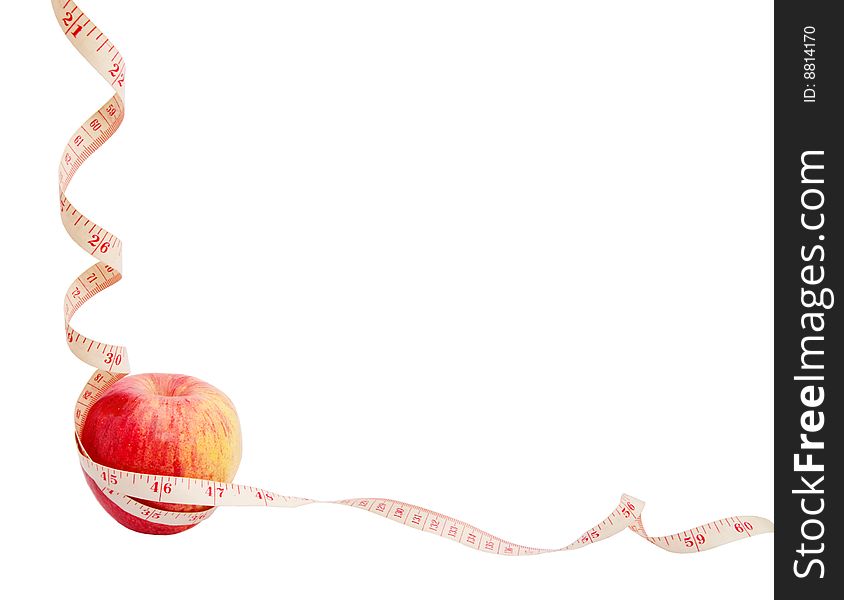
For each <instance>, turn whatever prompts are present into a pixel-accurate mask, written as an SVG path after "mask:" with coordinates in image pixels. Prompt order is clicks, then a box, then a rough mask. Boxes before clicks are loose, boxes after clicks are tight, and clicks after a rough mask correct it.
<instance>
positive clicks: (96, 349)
mask: <svg viewBox="0 0 844 600" xmlns="http://www.w3.org/2000/svg"><path fill="white" fill-rule="evenodd" d="M52 2H53V9H54V11H55V14H56V18H57V19H58V22H59V25H60V26H61V28H62V31H63V32H64V33H65V35H66V37H67V39H68V40H70V42H71V43H72V44H73V45H74V47H75V48H76V49H77V50H78V51H79V52H80V53H81V54H82V56H84V57H85V59H86V60H87V61H88V62H89V63H91V65H92V66H93V67H94V68H95V69H96V70H97V72H98V73H99V74H100V75H102V77H103V78H104V79H105V80H106V81H107V82H108V83H109V84H110V85H111V87H112V88H113V89H114V92H115V94H114V96H112V97H111V98H110V99H109V100H108V101H107V102H106V103H105V104H103V105H102V106H101V107H100V108H99V109H98V110H97V111H96V112H95V113H94V114H92V115H91V116H90V117H89V118H88V119H87V120H86V121H85V123H84V124H82V126H81V127H79V129H77V130H76V132H75V133H74V134H73V135H72V136H71V138H70V141H69V142H68V143H67V147H66V148H65V151H64V153H63V155H62V158H61V161H60V165H59V198H60V208H61V217H62V221H63V223H64V226H65V228H66V229H67V232H68V234H70V237H71V238H73V241H75V242H76V244H77V245H78V246H79V247H80V248H82V249H83V250H85V251H86V252H87V253H88V254H90V255H91V256H93V257H95V258H96V259H97V262H96V264H94V265H93V266H92V267H90V268H89V269H86V270H85V271H83V272H82V273H81V274H80V275H79V277H77V278H76V279H75V280H74V281H73V282H72V283H71V284H70V288H69V289H68V290H67V294H66V296H65V302H64V315H65V331H66V335H67V343H68V346H69V347H70V349H71V351H72V352H73V353H74V354H75V355H76V356H77V357H78V358H79V359H81V360H83V361H84V362H86V363H87V364H89V365H91V366H92V367H94V368H95V369H96V371H95V372H94V374H93V375H92V376H91V378H90V379H89V380H88V382H87V384H86V385H85V387H84V389H83V390H82V393H81V394H80V395H79V399H78V400H77V402H76V412H75V424H76V435H77V442H79V440H80V439H81V433H82V426H83V424H84V422H85V416H86V415H87V413H88V411H89V410H90V408H91V406H93V405H94V404H95V403H96V402H97V400H98V399H99V398H100V397H101V396H102V394H103V393H104V392H105V390H106V389H108V388H109V386H111V385H112V384H114V383H115V382H117V381H118V380H120V379H121V378H123V377H124V376H126V375H127V374H128V373H129V359H128V357H127V354H126V348H124V347H123V346H115V345H112V344H105V343H103V342H98V341H96V340H93V339H90V338H87V337H85V336H84V335H82V334H80V333H79V332H77V331H76V330H75V329H74V328H73V327H72V326H71V325H70V321H71V318H72V317H73V315H74V313H75V312H76V311H77V310H78V309H79V307H80V306H82V305H83V304H84V303H85V302H87V301H88V300H89V299H91V298H92V297H93V296H94V295H96V294H98V293H99V292H101V291H103V290H104V289H106V288H108V287H109V286H111V285H113V284H115V283H117V282H118V281H119V280H120V278H121V255H122V249H123V248H122V244H121V242H120V239H118V238H117V237H116V236H115V235H114V234H112V233H111V232H109V231H107V230H106V229H104V228H103V227H100V226H99V225H97V224H96V223H94V222H93V221H91V220H90V219H89V218H87V217H86V216H84V215H83V214H82V213H81V212H79V211H78V210H77V209H76V208H75V207H74V206H73V205H72V204H71V203H70V201H69V200H68V198H67V196H66V195H65V191H66V190H67V187H68V185H69V184H70V181H71V180H72V179H73V176H74V174H75V173H76V171H77V169H79V167H80V165H82V163H84V162H85V160H87V158H88V157H89V156H91V154H92V153H93V152H94V151H95V150H97V148H99V147H100V146H101V145H102V144H103V143H104V142H105V141H106V140H108V139H109V138H110V137H111V136H112V134H113V133H114V132H115V131H116V130H117V128H118V127H119V126H120V124H121V122H122V121H123V117H124V114H125V105H124V99H123V97H124V90H125V82H126V63H125V61H124V59H123V56H121V54H120V52H119V51H118V50H117V47H116V46H115V45H114V44H113V43H112V42H111V41H110V40H109V38H108V37H107V36H106V35H105V34H104V33H103V32H102V31H100V30H99V29H98V28H97V27H96V26H95V25H94V23H93V22H92V21H91V20H90V19H89V18H88V17H87V16H85V14H84V13H83V12H82V11H81V10H80V9H79V7H78V6H76V4H75V3H74V2H73V1H72V0H52ZM77 445H78V450H79V460H80V462H81V464H82V468H83V469H84V471H85V472H86V473H87V474H88V475H89V476H90V477H91V478H92V479H93V480H94V481H95V482H97V483H98V484H99V486H100V488H101V489H102V491H103V492H104V493H105V494H106V495H107V496H108V497H109V498H110V499H111V500H112V501H113V502H114V503H115V504H116V505H117V506H118V507H120V508H121V509H122V510H124V511H126V512H128V513H130V514H132V515H135V516H137V517H139V518H141V519H146V520H150V521H153V522H155V523H158V524H162V525H187V524H191V523H195V522H198V521H201V520H203V519H205V518H206V517H208V515H210V514H211V513H212V512H213V511H214V509H215V508H216V507H218V506H279V507H285V508H293V507H298V506H303V505H306V504H314V503H321V502H326V501H320V500H310V499H307V498H297V497H293V496H284V495H282V494H278V493H275V492H272V491H269V490H265V489H263V488H257V487H251V486H246V485H238V484H232V483H222V482H218V481H205V480H201V479H189V478H183V477H167V476H162V475H147V474H143V473H131V472H128V471H121V470H117V469H112V468H109V467H107V466H104V465H101V464H97V463H96V462H94V461H93V460H91V459H90V458H89V457H88V456H87V454H86V452H85V449H84V448H83V447H82V445H81V443H78V444H77ZM142 500H151V501H155V502H161V501H166V502H168V503H179V504H194V505H198V506H207V507H208V509H207V510H205V511H202V512H192V513H184V512H170V511H166V510H158V509H154V508H152V507H149V506H146V505H144V504H143V503H142V502H141V501H142ZM331 503H334V504H345V505H346V506H352V507H355V508H359V509H362V510H366V511H368V512H370V513H373V514H376V515H380V516H382V517H384V518H386V519H388V520H390V521H395V522H397V523H401V524H403V525H406V526H408V527H412V528H414V529H418V530H420V531H425V532H428V533H433V534H435V535H438V536H440V537H443V538H446V539H450V540H454V541H456V542H459V543H461V544H463V545H465V546H468V547H470V548H474V549H476V550H481V551H485V552H491V553H493V554H502V555H512V556H521V555H525V554H542V553H545V552H559V551H562V550H576V549H578V548H584V547H586V546H589V545H591V544H594V543H597V542H601V541H603V540H606V539H607V538H610V537H612V536H614V535H615V534H617V533H619V532H621V531H623V530H625V529H630V530H631V531H633V532H634V533H635V534H636V535H638V536H640V537H641V538H643V539H644V540H647V541H648V542H650V543H651V544H654V545H655V546H657V547H659V548H662V549H664V550H667V551H669V552H677V553H693V552H701V551H703V550H708V549H710V548H714V547H716V546H720V545H722V544H726V543H729V542H733V541H736V540H740V539H743V538H747V537H751V536H754V535H759V534H762V533H769V532H773V530H774V526H773V523H771V522H770V521H769V520H767V519H764V518H761V517H750V516H732V517H726V518H724V519H719V520H717V521H712V522H711V523H706V524H705V525H700V526H698V527H693V528H692V529H688V530H686V531H682V532H680V533H675V534H673V535H664V536H650V535H648V533H647V532H646V531H645V527H644V525H643V524H642V509H643V507H644V505H645V503H644V502H642V501H641V500H637V499H636V498H634V497H632V496H628V495H626V494H625V495H622V497H621V500H620V502H619V503H618V505H617V506H616V507H615V508H614V509H613V511H612V512H611V513H610V514H609V515H608V516H607V518H606V519H604V520H603V521H601V522H600V523H598V524H597V525H595V526H594V527H590V528H589V529H587V530H586V531H585V532H584V533H583V535H580V536H578V538H577V539H576V540H574V541H573V542H572V543H571V544H569V545H568V546H564V547H562V548H556V549H542V548H533V547H530V546H523V545H521V544H514V543H511V542H508V541H506V540H503V539H501V538H499V537H497V536H495V535H492V534H490V533H487V532H486V531H483V530H481V529H478V528H477V527H473V526H472V525H470V524H469V523H466V522H464V521H459V520H457V519H453V518H451V517H449V516H447V515H444V514H441V513H438V512H435V511H432V510H428V509H425V508H422V507H419V506H415V505H413V504H408V503H406V502H399V501H397V500H390V499H387V498H352V499H347V500H336V501H331Z"/></svg>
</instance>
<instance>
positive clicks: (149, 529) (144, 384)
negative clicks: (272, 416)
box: [81, 373, 241, 534]
mask: <svg viewBox="0 0 844 600" xmlns="http://www.w3.org/2000/svg"><path fill="white" fill-rule="evenodd" d="M81 441H82V446H83V447H84V448H85V450H86V451H87V452H88V455H89V456H90V457H91V459H92V460H94V461H96V462H98V463H100V464H101V465H105V466H107V467H112V468H115V469H122V470H124V471H134V472H136V473H147V474H150V475H169V476H175V477H194V478H198V479H211V480H214V481H224V482H227V483H229V482H231V481H232V480H233V479H234V474H235V472H236V471H237V467H238V465H239V464H240V452H241V436H240V422H239V421H238V418H237V412H235V409H234V405H233V404H232V403H231V400H229V399H228V397H227V396H226V395H225V394H224V393H223V392H221V391H220V390H218V389H217V388H215V387H214V386H212V385H209V384H207V383H205V382H204V381H201V380H199V379H196V378H195V377H190V376H188V375H170V374H164V373H144V374H141V375H131V376H128V377H124V378H123V379H121V380H120V381H118V382H117V383H115V384H114V385H112V386H111V387H110V388H108V389H107V390H106V392H105V393H104V394H103V396H102V398H100V400H99V401H98V402H97V403H96V404H94V406H93V407H92V408H91V410H90V412H89V413H88V416H87V418H86V419H85V424H84V426H83V429H82V435H81ZM85 478H86V479H87V481H88V486H89V487H90V488H91V490H92V491H93V492H94V495H95V496H96V497H97V500H98V501H99V503H100V504H101V505H102V507H103V508H104V509H105V510H106V512H108V514H110V515H111V516H112V517H113V518H114V519H115V520H116V521H117V522H118V523H120V524H121V525H123V526H125V527H128V528H129V529H133V530H135V531H139V532H141V533H152V534H170V533H179V532H180V531H184V530H186V529H190V528H191V527H193V526H194V525H195V524H192V525H179V526H170V525H162V524H158V523H152V522H149V521H145V520H143V519H141V518H139V517H136V516H134V515H131V514H129V513H127V512H126V511H124V510H122V509H121V508H120V507H119V506H117V505H115V503H114V502H112V501H111V500H110V499H109V498H108V497H107V496H106V495H105V494H104V493H103V492H102V491H101V490H100V488H99V486H98V485H97V483H96V482H95V481H94V480H93V479H91V478H90V477H89V476H88V475H87V474H86V475H85ZM138 501H139V502H141V503H142V504H145V505H147V506H150V507H152V508H157V509H163V510H170V511H180V512H198V511H201V510H206V509H207V508H208V507H206V506H196V505H192V504H170V503H166V502H153V501H150V500H143V501H141V500H138Z"/></svg>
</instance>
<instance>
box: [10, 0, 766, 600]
mask: <svg viewBox="0 0 844 600" xmlns="http://www.w3.org/2000/svg"><path fill="white" fill-rule="evenodd" d="M9 4H10V6H9V7H8V8H7V10H8V9H9V8H10V9H11V16H10V15H9V13H7V15H6V17H5V21H6V24H7V25H10V24H11V26H8V27H5V28H4V35H3V37H2V38H0V44H2V65H3V67H2V68H3V94H2V97H0V103H2V109H3V111H2V113H3V116H4V122H5V124H4V127H3V142H2V143H3V146H2V150H0V151H2V153H3V155H2V159H3V162H2V165H3V166H2V182H0V194H2V199H3V205H2V208H3V211H4V219H3V221H4V226H3V231H4V236H3V240H4V248H3V259H2V260H3V271H4V283H3V293H2V302H3V304H4V310H5V313H4V319H3V321H4V325H3V329H2V331H3V344H2V353H3V359H4V360H3V365H4V372H5V377H4V380H5V382H6V383H7V385H10V386H11V388H10V389H8V388H7V390H6V392H5V398H4V400H3V404H4V410H5V415H4V420H5V427H4V435H3V441H2V443H3V455H4V457H5V461H4V463H5V467H4V470H3V478H4V483H3V486H4V488H7V489H6V490H5V498H4V500H3V503H4V509H3V511H4V516H5V518H4V526H3V536H2V537H3V539H4V546H5V547H6V548H7V549H9V548H12V549H14V554H15V556H14V558H13V559H12V563H11V564H10V563H8V562H7V563H6V567H8V569H6V568H4V571H6V572H7V575H6V577H7V580H6V582H5V583H4V585H5V586H7V589H11V588H9V587H8V586H11V585H13V584H14V583H24V582H25V583H26V584H27V585H28V586H30V589H32V588H35V591H36V592H37V594H35V595H46V594H47V593H48V592H60V591H66V590H68V589H69V588H73V589H79V590H88V592H86V594H90V593H92V592H93V593H94V594H95V596H96V597H104V596H106V595H107V594H111V593H116V594H118V595H119V596H121V597H125V598H150V597H175V596H177V595H179V596H180V597H193V596H197V597H202V598H216V597H222V596H223V595H224V594H228V597H233V595H235V594H242V595H243V596H244V597H256V595H258V594H260V597H267V596H268V595H270V596H271V595H275V596H281V595H286V596H293V597H329V596H331V597H337V596H339V595H343V596H346V597H347V596H358V595H360V596H363V595H364V594H365V595H366V597H368V598H387V597H390V598H395V597H412V598H417V597H418V598H428V597H446V598H451V597H459V596H463V597H465V596H468V595H471V597H477V598H514V597H530V598H559V597H561V596H563V595H567V596H574V595H577V594H579V593H587V594H590V595H591V596H597V597H602V598H604V597H613V596H616V595H617V594H619V593H629V594H631V595H633V596H635V597H645V596H647V597H654V598H668V597H672V598H673V597H683V598H686V599H693V598H707V597H710V596H711V595H713V594H717V595H718V596H720V597H724V598H760V597H768V596H770V595H771V594H772V585H773V582H772V559H773V542H774V540H773V536H762V537H759V538H754V539H751V540H747V541H743V542H741V543H736V544H731V545H729V546H726V547H723V548H719V549H717V550H715V551H712V552H707V553H703V554H700V555H694V556H676V555H671V554H668V553H665V552H661V551H659V550H657V549H656V548H654V547H652V546H650V545H649V544H647V543H645V542H644V541H642V540H641V539H639V538H638V537H637V536H635V535H633V534H632V533H629V532H625V533H622V534H621V535H619V536H617V537H616V538H613V539H612V540H611V541H608V542H606V543H604V544H601V545H599V546H595V547H590V548H588V549H585V550H582V551H579V552H572V553H565V554H550V555H544V556H539V557H528V558H520V559H507V558H499V557H495V556H490V555H487V554H483V553H477V552H472V551H470V550H468V549H466V548H465V547H461V546H459V545H457V544H450V543H447V542H445V541H443V540H439V539H437V538H435V537H434V536H429V535H422V534H420V533H418V532H415V531H412V530H409V529H403V528H401V527H399V526H397V525H394V524H391V523H388V522H386V521H383V520H381V519H377V518H375V517H373V516H371V515H367V514H365V513H363V512H361V511H356V510H350V509H348V508H345V507H340V506H311V507H306V508H302V509H298V510H295V511H285V510H274V511H269V510H258V509H228V510H225V509H223V510H219V511H217V513H216V514H215V515H214V517H213V518H212V519H211V520H210V521H209V522H208V523H204V524H202V525H200V526H199V527H197V528H195V529H193V530H191V531H189V532H187V533H183V534H180V535H177V536H172V537H150V536H142V535H139V534H136V533H133V532H131V531H129V530H126V529H123V528H121V527H120V526H118V525H117V524H115V523H114V522H113V521H112V520H111V519H110V518H109V517H108V516H107V515H106V514H105V512H104V511H103V510H102V509H101V508H100V507H99V506H98V505H97V503H96V502H95V501H94V499H93V498H92V496H91V494H90V492H89V491H88V490H87V489H86V486H85V484H84V482H83V478H82V474H81V471H80V469H79V467H78V466H77V464H76V456H75V453H74V445H73V439H72V430H71V412H72V405H73V401H74V399H75V397H76V395H77V394H78V391H79V389H81V386H82V384H83V383H84V382H85V380H86V378H87V377H88V375H89V373H90V369H89V368H88V367H87V366H85V365H83V364H82V363H80V362H79V361H77V360H76V359H75V358H74V357H73V356H72V355H71V354H70V353H69V352H68V351H67V349H66V347H65V344H64V338H63V334H62V313H61V306H62V297H63V295H64V292H65V289H66V287H67V285H68V284H69V282H70V281H71V279H73V277H75V276H76V275H77V274H78V273H79V272H80V271H81V270H82V269H83V268H85V266H87V265H88V264H89V263H90V258H89V257H86V256H85V254H84V253H83V252H82V251H80V250H79V249H78V248H77V247H75V246H74V245H73V243H72V242H71V241H70V240H69V239H68V238H67V237H66V235H65V233H64V231H63V229H62V226H61V223H60V219H59V215H58V210H57V208H58V206H57V205H58V202H57V191H56V181H55V173H56V168H57V162H58V159H59V156H60V153H61V150H62V147H63V144H64V143H65V142H66V141H67V139H68V137H69V136H70V134H71V133H72V132H73V131H74V130H75V128H76V127H77V126H78V125H79V123H81V122H82V121H83V119H85V118H86V117H87V116H88V115H89V114H90V113H92V112H93V111H94V110H95V109H96V108H97V107H99V106H100V105H101V104H102V102H104V101H105V100H106V99H107V98H108V96H109V94H110V91H109V88H108V86H107V85H106V84H105V83H104V82H103V81H101V80H100V79H99V77H98V76H97V75H96V73H95V72H94V71H93V70H92V69H91V68H90V67H89V66H88V65H87V63H85V61H84V60H83V59H82V58H81V57H80V56H79V55H78V54H77V53H76V51H75V50H74V49H73V48H72V46H71V45H70V44H69V43H68V42H67V40H65V39H63V36H62V34H61V31H60V29H59V28H58V27H57V25H56V23H55V20H54V17H53V14H52V10H51V7H50V3H49V2H47V0H40V1H38V2H30V1H23V0H18V1H17V2H15V3H9ZM81 7H82V9H83V10H85V11H86V12H87V13H88V15H89V16H90V17H92V18H93V20H94V21H95V22H96V23H97V24H98V25H99V26H100V27H101V28H102V29H104V30H105V31H106V33H107V34H108V35H110V36H111V38H112V39H113V40H114V41H115V42H116V43H117V44H118V46H119V47H120V49H121V51H122V54H123V55H124V56H125V57H126V60H127V61H128V64H129V70H128V75H127V90H128V91H127V118H126V121H125V123H124V125H123V127H122V128H121V130H120V131H119V132H118V133H117V134H116V135H115V137H114V138H113V139H112V140H111V141H110V142H109V143H108V144H106V146H104V148H103V149H102V150H100V151H99V152H98V153H97V154H96V155H95V156H94V157H93V158H92V159H91V160H90V161H89V163H88V164H87V165H86V166H85V167H83V168H82V169H81V170H80V172H79V174H78V175H77V177H76V179H75V180H74V182H73V184H72V185H71V187H70V189H69V191H68V196H69V197H70V199H71V201H72V202H73V203H74V204H75V205H77V206H78V207H79V208H80V209H81V210H83V211H84V212H85V213H86V214H88V215H89V216H90V217H92V218H93V219H94V220H96V221H97V222H98V223H100V224H101V225H103V226H105V227H106V228H108V229H109V230H111V231H113V232H115V233H117V234H118V235H119V236H121V237H122V239H123V240H124V244H125V248H124V250H125V279H124V281H123V282H122V283H121V284H119V285H118V286H116V287H115V288H112V289H111V290H109V291H108V292H106V293H104V294H102V295H101V296H100V297H98V298H96V299H95V300H93V301H92V302H91V303H90V305H89V306H87V307H86V308H85V309H83V310H82V311H81V312H80V314H79V315H78V317H77V318H76V320H75V321H74V323H75V325H76V327H77V328H78V329H80V330H81V331H82V332H84V333H85V334H88V335H91V336H94V337H97V338H99V339H103V340H105V341H107V342H110V343H111V342H114V343H125V344H127V345H128V346H129V348H130V356H131V358H132V365H133V371H134V372H136V373H140V372H148V371H160V372H177V373H179V372H182V373H188V374H192V375H195V376H197V377H200V378H202V379H205V380H207V381H209V382H210V383H212V384H214V385H216V386H218V387H220V388H221V389H222V390H224V391H225V392H226V393H227V394H228V395H229V396H230V397H231V398H232V399H233V401H234V402H235V404H236V406H237V408H238V411H239V414H240V418H241V422H242V428H243V433H244V455H243V462H242V465H241V468H240V471H239V473H238V479H237V480H238V481H240V482H242V483H249V484H258V485H261V486H264V487H267V488H270V489H275V490H277V491H280V492H283V493H288V494H297V495H305V496H309V497H317V498H326V499H331V498H344V497H355V496H361V495H372V496H387V497H394V498H399V499H403V500H406V501H408V502H415V503H418V504H422V505H424V506H428V507H431V508H434V509H437V510H441V511H443V512H446V513H448V514H452V515H454V516H456V517H458V518H463V519H466V520H469V521H470V522H472V523H473V524H476V525H478V526H480V527H483V528H486V529H489V530H491V531H492V532H493V533H497V534H499V535H501V536H504V537H506V538H509V539H511V540H513V541H515V542H521V543H525V544H529V545H539V546H552V547H553V546H562V545H565V544H567V543H569V542H570V541H572V539H574V537H575V536H577V535H578V534H580V533H581V532H582V531H583V530H584V529H585V528H587V527H589V526H591V525H593V524H594V523H595V522H597V521H599V520H600V519H602V518H604V517H605V516H606V514H607V513H608V512H609V511H610V510H611V509H612V508H613V507H614V506H615V503H616V502H617V500H618V496H619V494H620V493H621V492H629V493H631V494H634V495H636V496H638V497H640V498H642V499H644V500H646V501H648V507H647V509H646V510H645V523H646V525H647V526H648V527H649V529H650V530H651V532H652V533H654V534H664V533H673V532H676V531H678V530H683V529H686V528H688V527H689V526H693V525H698V524H700V523H703V522H705V521H709V520H711V519H717V518H719V517H723V516H727V515H733V514H758V515H761V516H767V517H771V516H772V515H773V469H772V460H771V452H772V444H773V438H772V420H773V417H772V380H773V374H772V358H773V354H772V347H773V332H772V311H773V262H772V256H773V247H772V244H773V238H772V227H773V196H772V172H771V170H772V164H773V161H772V154H773V132H772V114H773V101H772V98H773V89H772V86H773V75H772V63H773V58H772V27H773V18H772V6H771V3H768V2H743V3H735V2H727V1H724V2H708V3H706V5H705V6H704V5H703V4H700V3H694V4H692V3H677V2H667V1H666V2H624V1H618V2H591V3H582V2H566V3H562V2H551V1H548V2H538V1H531V2H524V1H523V2H490V1H489V0H486V1H483V2H481V1H468V0H448V1H439V0H429V1H427V2H413V3H411V2H395V1H380V2H377V1H373V0H356V1H355V2H340V1H325V0H313V1H310V2H307V3H302V2H257V1H256V2H240V3H237V4H234V3H230V4H227V3H223V2H213V1H205V2H198V1H193V2H190V1H184V0H183V1H179V2H172V1H165V0H147V1H146V2H145V3H144V4H143V5H141V4H140V3H132V2H113V1H108V0H86V1H85V2H84V3H81ZM13 19H14V20H13ZM9 576H11V580H9V579H8V577H9Z"/></svg>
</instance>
